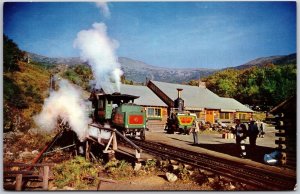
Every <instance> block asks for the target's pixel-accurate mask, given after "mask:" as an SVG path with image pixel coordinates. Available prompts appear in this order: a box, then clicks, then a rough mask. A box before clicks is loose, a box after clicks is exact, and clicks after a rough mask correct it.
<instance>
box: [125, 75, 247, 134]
mask: <svg viewBox="0 0 300 194" xmlns="http://www.w3.org/2000/svg"><path fill="white" fill-rule="evenodd" d="M120 88H121V91H120V92H121V93H122V94H130V95H135V96H139V98H138V99H136V100H135V101H134V102H135V103H136V104H138V105H141V106H143V107H144V108H145V110H146V114H147V120H148V122H147V127H148V128H149V129H151V130H159V129H160V130H161V129H163V128H164V126H165V124H166V122H167V118H168V111H169V107H172V106H173V105H174V104H173V103H174V100H175V99H177V98H178V93H177V88H181V89H183V90H182V96H181V98H182V99H183V100H184V105H185V110H188V111H190V112H192V113H196V115H197V117H198V120H199V121H204V122H210V123H216V122H219V121H220V122H222V123H232V122H233V121H234V119H235V118H239V119H241V120H249V119H250V117H252V116H253V111H252V110H251V109H249V108H248V107H246V106H245V105H243V104H241V103H240V102H238V101H237V100H235V99H233V98H223V97H220V96H218V95H217V94H215V93H213V92H212V91H210V90H209V89H207V88H206V87H205V85H204V84H202V85H200V86H190V85H182V84H173V83H166V82H158V81H152V80H150V81H148V82H147V85H146V86H141V85H126V84H122V85H121V87H120Z"/></svg>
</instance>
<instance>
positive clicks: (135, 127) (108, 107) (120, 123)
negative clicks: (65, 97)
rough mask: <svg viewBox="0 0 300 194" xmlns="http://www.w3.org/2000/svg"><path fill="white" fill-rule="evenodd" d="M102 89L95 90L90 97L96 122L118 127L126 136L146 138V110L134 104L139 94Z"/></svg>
mask: <svg viewBox="0 0 300 194" xmlns="http://www.w3.org/2000/svg"><path fill="white" fill-rule="evenodd" d="M101 91H102V90H100V91H99V90H94V91H93V92H92V93H91V95H90V98H89V100H90V101H92V106H93V108H94V111H93V112H94V113H93V120H94V122H96V123H99V124H101V125H103V126H105V125H109V126H110V127H113V128H116V129H117V130H118V131H120V132H121V133H122V134H123V135H124V136H131V137H140V139H142V140H145V130H146V112H145V109H144V108H143V107H142V106H140V105H137V104H134V100H135V99H137V98H139V96H133V95H128V94H120V93H113V94H105V93H104V92H103V91H102V92H101Z"/></svg>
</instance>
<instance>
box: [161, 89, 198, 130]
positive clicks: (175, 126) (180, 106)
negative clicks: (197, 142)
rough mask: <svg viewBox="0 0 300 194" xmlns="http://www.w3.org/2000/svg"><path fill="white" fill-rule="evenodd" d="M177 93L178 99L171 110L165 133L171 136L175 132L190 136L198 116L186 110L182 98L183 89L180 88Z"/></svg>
mask: <svg viewBox="0 0 300 194" xmlns="http://www.w3.org/2000/svg"><path fill="white" fill-rule="evenodd" d="M177 91H178V98H177V99H176V100H175V101H174V108H171V109H170V113H169V117H168V119H167V124H166V127H165V131H167V133H170V134H174V132H179V133H182V134H190V130H191V128H192V127H193V124H194V121H195V120H196V119H197V115H196V114H194V113H191V112H189V111H185V110H184V100H183V99H182V98H181V91H182V89H180V88H178V89H177Z"/></svg>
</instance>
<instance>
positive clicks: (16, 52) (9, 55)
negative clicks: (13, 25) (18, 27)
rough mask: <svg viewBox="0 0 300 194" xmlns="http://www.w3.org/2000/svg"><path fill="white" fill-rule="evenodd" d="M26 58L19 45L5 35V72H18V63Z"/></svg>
mask: <svg viewBox="0 0 300 194" xmlns="http://www.w3.org/2000/svg"><path fill="white" fill-rule="evenodd" d="M23 57H24V52H22V51H21V50H20V49H19V47H18V45H17V44H16V43H14V41H13V40H11V39H9V38H8V37H7V36H6V35H5V34H4V35H3V70H4V72H8V71H18V70H20V68H19V66H18V61H19V60H21V59H22V58H23Z"/></svg>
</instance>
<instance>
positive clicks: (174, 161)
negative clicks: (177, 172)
mask: <svg viewBox="0 0 300 194" xmlns="http://www.w3.org/2000/svg"><path fill="white" fill-rule="evenodd" d="M170 163H171V164H178V161H176V160H170Z"/></svg>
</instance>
